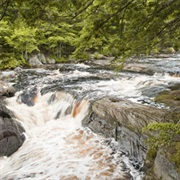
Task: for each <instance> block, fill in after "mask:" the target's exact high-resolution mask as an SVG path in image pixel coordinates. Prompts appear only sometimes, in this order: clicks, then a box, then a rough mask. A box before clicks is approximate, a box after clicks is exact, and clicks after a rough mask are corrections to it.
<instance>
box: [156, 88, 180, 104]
mask: <svg viewBox="0 0 180 180" xmlns="http://www.w3.org/2000/svg"><path fill="white" fill-rule="evenodd" d="M154 100H155V102H158V103H164V104H166V105H167V106H171V107H172V106H180V90H173V91H163V92H162V93H161V94H159V95H158V96H156V97H155V99H154Z"/></svg>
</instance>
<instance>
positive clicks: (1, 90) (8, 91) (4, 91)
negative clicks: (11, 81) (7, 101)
mask: <svg viewBox="0 0 180 180" xmlns="http://www.w3.org/2000/svg"><path fill="white" fill-rule="evenodd" d="M15 92H16V89H15V88H14V87H12V86H10V85H8V84H7V83H5V82H3V81H0V97H1V96H6V97H12V96H14V94H15Z"/></svg>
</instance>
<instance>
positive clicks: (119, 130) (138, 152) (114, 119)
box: [83, 97, 165, 166]
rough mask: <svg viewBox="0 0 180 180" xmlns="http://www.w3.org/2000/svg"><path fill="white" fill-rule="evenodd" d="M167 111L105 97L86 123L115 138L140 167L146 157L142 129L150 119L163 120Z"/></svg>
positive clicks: (93, 128)
mask: <svg viewBox="0 0 180 180" xmlns="http://www.w3.org/2000/svg"><path fill="white" fill-rule="evenodd" d="M164 114H165V111H163V110H160V109H157V108H154V107H150V106H145V105H141V104H138V103H133V102H131V101H128V100H123V99H117V98H112V97H104V98H102V99H100V100H97V101H96V102H94V103H92V105H91V109H90V112H89V114H88V115H87V116H86V117H85V118H84V120H83V125H84V126H88V127H89V128H90V129H92V130H93V131H95V132H96V133H101V134H103V135H105V136H106V137H114V138H115V139H116V140H117V141H118V143H119V144H120V149H121V151H123V152H124V153H126V154H128V155H129V157H130V158H131V159H133V160H134V162H138V163H137V166H139V165H142V164H143V162H144V160H145V158H146V150H147V146H146V144H145V139H146V137H147V136H146V135H145V134H143V133H142V129H143V128H144V127H146V126H147V124H148V123H150V122H160V121H162V119H163V117H164Z"/></svg>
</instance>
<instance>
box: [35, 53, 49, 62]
mask: <svg viewBox="0 0 180 180" xmlns="http://www.w3.org/2000/svg"><path fill="white" fill-rule="evenodd" d="M37 57H38V59H39V61H40V62H42V63H43V64H46V63H47V60H46V57H45V56H44V54H41V53H40V54H38V55H37Z"/></svg>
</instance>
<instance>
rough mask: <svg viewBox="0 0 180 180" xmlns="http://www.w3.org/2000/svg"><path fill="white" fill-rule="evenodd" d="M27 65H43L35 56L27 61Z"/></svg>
mask: <svg viewBox="0 0 180 180" xmlns="http://www.w3.org/2000/svg"><path fill="white" fill-rule="evenodd" d="M29 64H30V65H32V66H37V67H38V66H42V65H43V64H42V62H41V61H40V60H39V58H38V56H37V55H36V56H33V57H32V58H30V59H29Z"/></svg>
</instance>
